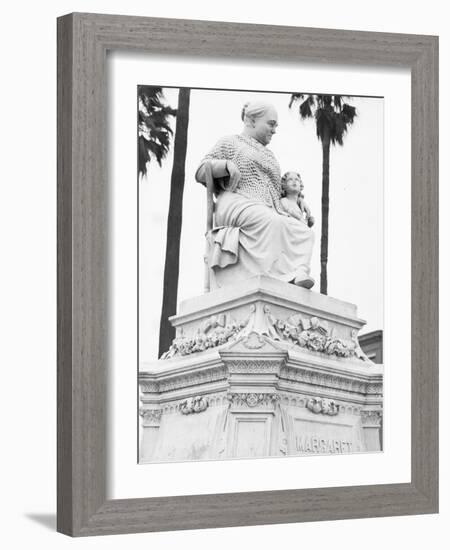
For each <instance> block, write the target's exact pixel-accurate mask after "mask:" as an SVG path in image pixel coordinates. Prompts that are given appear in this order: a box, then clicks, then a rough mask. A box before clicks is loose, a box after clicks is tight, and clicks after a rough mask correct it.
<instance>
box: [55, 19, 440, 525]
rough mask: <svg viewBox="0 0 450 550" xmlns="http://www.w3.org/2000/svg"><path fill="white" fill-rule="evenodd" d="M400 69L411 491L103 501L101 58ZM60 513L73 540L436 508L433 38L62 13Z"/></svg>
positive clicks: (397, 487)
mask: <svg viewBox="0 0 450 550" xmlns="http://www.w3.org/2000/svg"><path fill="white" fill-rule="evenodd" d="M123 49H128V50H134V51H137V52H147V53H149V54H173V55H182V54H183V53H184V52H186V51H189V52H190V54H191V55H194V56H219V57H223V56H227V57H230V56H232V57H233V56H234V57H246V58H250V59H259V60H272V61H273V60H279V61H287V60H290V61H309V62H318V63H320V62H327V63H335V64H338V63H346V64H349V63H351V64H353V63H355V64H363V65H366V66H377V65H378V66H379V65H389V66H394V67H395V66H398V67H406V68H409V69H410V70H411V85H412V87H411V94H412V95H411V104H412V114H411V147H412V150H411V158H412V166H411V169H412V213H411V219H412V228H411V233H412V234H411V238H412V262H411V270H412V271H411V277H412V296H411V300H412V315H411V323H412V325H411V331H412V332H411V335H412V338H411V340H412V349H411V357H412V365H411V367H412V392H411V426H412V432H411V441H412V447H411V482H410V483H399V484H383V485H364V486H350V487H333V488H321V489H296V490H279V491H261V492H250V493H249V492H240V493H231V494H208V495H189V496H176V497H158V498H143V499H125V500H107V497H106V495H107V490H106V489H107V470H106V463H107V455H106V420H107V417H106V415H107V408H106V402H105V394H104V392H103V391H102V390H103V388H104V386H105V384H106V372H107V368H106V365H107V362H108V353H107V349H108V348H107V341H108V334H107V326H108V323H107V320H108V302H107V300H108V297H107V286H106V285H105V281H106V280H107V275H108V273H107V265H108V262H107V248H108V231H107V228H108V225H107V216H108V182H107V170H106V164H107V159H106V145H105V139H104V136H105V132H106V91H107V90H106V86H107V84H106V53H107V51H109V50H123ZM57 488H58V509H57V518H58V519H57V529H58V531H60V532H62V533H66V534H69V535H72V536H86V535H100V534H113V533H132V532H142V531H163V530H179V529H199V528H211V527H229V526H239V525H258V524H275V523H289V522H303V521H318V520H333V519H344V518H362V517H376V516H395V515H405V514H426V513H436V512H437V511H438V38H437V37H435V36H416V35H406V34H388V33H373V32H355V31H345V30H331V29H310V28H297V27H280V26H268V25H248V24H238V23H220V22H210V21H189V20H177V19H154V18H144V17H129V16H117V15H97V14H83V13H74V14H70V15H66V16H63V17H61V18H59V19H58V483H57Z"/></svg>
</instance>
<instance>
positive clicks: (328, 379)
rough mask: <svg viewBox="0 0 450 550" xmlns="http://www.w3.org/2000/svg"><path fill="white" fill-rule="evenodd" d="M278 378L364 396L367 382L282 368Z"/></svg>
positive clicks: (300, 369)
mask: <svg viewBox="0 0 450 550" xmlns="http://www.w3.org/2000/svg"><path fill="white" fill-rule="evenodd" d="M280 377H281V378H283V379H285V380H288V381H292V382H301V383H304V384H311V385H314V386H321V387H327V388H332V389H337V390H342V391H347V392H353V393H359V394H363V395H366V394H367V387H368V382H364V381H361V380H355V379H351V378H348V377H345V376H340V375H337V374H325V373H321V372H314V371H310V370H308V369H303V368H301V367H292V366H290V367H284V368H282V370H281V373H280Z"/></svg>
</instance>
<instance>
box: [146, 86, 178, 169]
mask: <svg viewBox="0 0 450 550" xmlns="http://www.w3.org/2000/svg"><path fill="white" fill-rule="evenodd" d="M138 103H139V112H138V131H139V173H140V174H142V175H146V174H147V165H148V163H149V162H150V161H151V159H152V158H154V159H155V160H156V162H157V163H158V164H159V165H160V166H161V164H162V160H163V159H164V158H165V157H166V156H167V154H168V152H169V149H170V138H171V136H173V130H172V127H171V125H170V123H169V117H170V116H173V117H175V116H176V115H177V109H173V108H172V107H171V106H170V105H166V104H165V103H164V93H163V89H162V88H161V87H157V86H138Z"/></svg>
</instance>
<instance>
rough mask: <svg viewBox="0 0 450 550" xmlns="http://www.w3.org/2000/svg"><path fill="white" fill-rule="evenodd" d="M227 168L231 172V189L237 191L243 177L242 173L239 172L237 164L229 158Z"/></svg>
mask: <svg viewBox="0 0 450 550" xmlns="http://www.w3.org/2000/svg"><path fill="white" fill-rule="evenodd" d="M227 170H228V173H229V174H230V183H229V191H235V190H236V187H237V185H238V183H239V180H240V179H241V173H240V172H239V168H238V167H237V166H236V164H234V162H233V161H231V160H227Z"/></svg>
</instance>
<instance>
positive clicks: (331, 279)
mask: <svg viewBox="0 0 450 550" xmlns="http://www.w3.org/2000/svg"><path fill="white" fill-rule="evenodd" d="M147 84H149V85H151V84H152V83H151V82H149V83H147ZM163 91H164V96H165V100H166V102H167V103H168V104H170V105H171V106H172V107H176V106H177V98H178V89H177V88H164V89H163ZM308 92H313V93H314V92H316V91H315V90H306V91H305V92H304V93H308ZM319 93H320V91H319ZM256 98H259V99H266V100H267V101H269V102H270V103H272V104H273V105H274V106H275V107H276V109H277V112H278V122H279V126H278V129H277V133H276V134H275V136H274V137H273V138H272V141H271V143H270V145H269V146H268V147H269V148H270V149H271V150H272V151H273V152H274V154H275V156H276V158H277V160H278V162H279V163H280V167H281V173H284V172H286V171H289V170H295V171H298V172H300V173H301V175H302V179H303V182H304V184H305V189H304V194H305V199H306V201H307V203H308V204H309V206H310V208H311V211H312V214H313V216H314V217H315V219H316V223H315V226H314V228H315V232H316V244H315V248H314V251H313V257H312V263H311V274H312V276H313V277H314V278H315V280H316V285H315V287H314V288H313V290H312V291H316V292H318V291H319V280H320V225H321V188H322V148H321V143H320V141H319V140H318V139H317V137H316V132H315V122H314V120H306V121H305V120H301V118H300V116H299V113H298V107H297V108H295V106H293V107H292V108H291V109H289V107H288V105H289V99H290V93H261V92H245V91H230V90H221V91H219V90H204V89H193V90H192V91H191V102H190V113H189V131H188V151H187V158H186V181H185V190H184V205H183V228H182V235H181V253H180V278H179V287H178V301H182V300H184V299H187V298H191V297H195V296H197V295H200V294H202V293H203V282H204V262H203V254H204V248H205V240H204V233H205V225H206V193H205V190H204V187H203V186H202V185H200V184H199V183H197V182H196V181H195V179H194V174H195V171H196V169H197V167H198V165H199V163H200V161H201V159H202V158H203V156H204V155H205V154H206V153H207V152H208V151H209V149H211V148H212V146H213V145H214V143H215V142H216V141H217V140H218V139H219V138H220V137H222V136H224V135H229V134H239V133H241V131H242V127H243V123H242V121H241V119H240V113H241V109H242V106H243V105H244V103H245V102H246V101H250V100H252V99H256ZM346 101H347V102H348V103H350V104H351V105H353V106H355V107H356V110H357V117H356V118H355V121H354V124H353V125H352V126H350V127H349V131H348V133H347V134H346V136H345V138H344V145H343V146H342V147H341V146H339V145H336V146H335V147H332V148H331V153H330V214H329V257H328V294H329V295H330V296H333V297H334V298H337V299H340V300H344V301H347V302H351V303H354V304H356V305H357V308H358V316H359V317H361V318H363V319H365V320H366V321H367V325H366V326H365V327H364V328H363V329H362V331H361V333H365V332H370V331H372V330H377V329H383V171H384V165H383V120H384V111H383V107H384V105H383V99H382V98H367V97H354V96H353V97H351V98H347V100H346ZM174 125H175V124H174ZM172 162H173V143H172V145H171V149H170V154H169V155H168V156H167V157H166V159H165V160H164V161H163V165H162V167H159V166H158V164H157V163H156V162H155V161H152V162H150V164H149V166H148V174H147V177H144V178H142V179H141V180H140V182H139V243H140V244H139V283H140V284H139V332H140V339H139V341H140V350H139V351H140V358H141V360H143V361H151V360H154V359H157V351H158V331H159V322H160V314H161V299H162V281H163V272H164V256H165V246H166V231H167V212H168V205H169V196H170V178H171V170H172Z"/></svg>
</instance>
